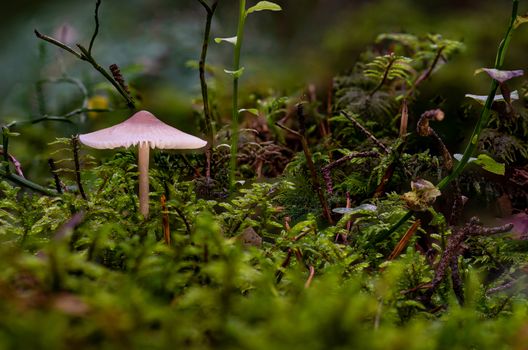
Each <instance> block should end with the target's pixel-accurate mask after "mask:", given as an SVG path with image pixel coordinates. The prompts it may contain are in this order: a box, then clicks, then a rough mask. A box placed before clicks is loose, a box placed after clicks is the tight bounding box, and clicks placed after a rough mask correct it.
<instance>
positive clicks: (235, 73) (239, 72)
mask: <svg viewBox="0 0 528 350" xmlns="http://www.w3.org/2000/svg"><path fill="white" fill-rule="evenodd" d="M224 72H226V73H227V74H229V75H232V76H233V77H234V78H240V76H241V75H242V73H244V67H242V68H240V69H239V70H227V69H224Z"/></svg>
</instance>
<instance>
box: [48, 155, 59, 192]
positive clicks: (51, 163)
mask: <svg viewBox="0 0 528 350" xmlns="http://www.w3.org/2000/svg"><path fill="white" fill-rule="evenodd" d="M48 165H49V167H50V171H51V174H52V175H53V179H54V180H55V189H56V190H57V192H58V193H59V194H62V182H61V180H60V178H59V174H57V167H56V166H55V162H54V161H53V159H52V158H50V159H48Z"/></svg>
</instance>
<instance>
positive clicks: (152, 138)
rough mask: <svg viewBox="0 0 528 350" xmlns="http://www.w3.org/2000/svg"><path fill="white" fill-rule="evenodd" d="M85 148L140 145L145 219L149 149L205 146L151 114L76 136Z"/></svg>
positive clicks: (140, 179)
mask: <svg viewBox="0 0 528 350" xmlns="http://www.w3.org/2000/svg"><path fill="white" fill-rule="evenodd" d="M79 140H80V141H81V142H82V143H83V144H84V145H86V146H90V147H93V148H97V149H111V148H118V147H126V148H128V147H130V146H136V145H139V151H138V170H139V211H140V212H141V214H143V216H144V217H145V218H146V217H148V212H149V207H148V194H149V178H148V168H149V149H150V148H160V149H197V148H202V147H204V146H205V145H206V144H207V141H204V140H202V139H200V138H198V137H196V136H193V135H189V134H186V133H184V132H183V131H180V130H178V129H176V128H173V127H172V126H170V125H167V124H165V123H163V122H162V121H161V120H159V119H158V118H156V117H155V116H154V115H153V114H152V113H150V112H147V111H140V112H137V113H136V114H134V115H133V116H132V117H130V118H129V119H127V120H125V121H124V122H122V123H120V124H117V125H114V126H112V127H109V128H106V129H101V130H99V131H95V132H92V133H89V134H84V135H79Z"/></svg>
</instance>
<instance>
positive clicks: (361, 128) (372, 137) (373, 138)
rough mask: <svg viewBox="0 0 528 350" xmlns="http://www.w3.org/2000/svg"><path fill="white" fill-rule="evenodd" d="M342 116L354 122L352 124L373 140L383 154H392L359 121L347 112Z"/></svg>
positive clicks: (342, 112) (342, 113) (343, 112)
mask: <svg viewBox="0 0 528 350" xmlns="http://www.w3.org/2000/svg"><path fill="white" fill-rule="evenodd" d="M341 115H343V116H344V117H345V118H347V119H348V120H350V121H351V122H352V124H354V126H355V127H356V128H358V129H359V130H361V132H362V133H363V134H365V135H366V136H367V137H368V138H369V139H371V140H372V141H373V142H374V143H375V144H376V145H378V147H380V148H381V149H382V150H383V152H385V153H386V154H389V153H390V150H389V149H388V148H387V146H385V145H384V144H383V143H381V142H380V141H379V140H378V139H377V138H376V137H375V136H374V135H372V133H371V132H370V131H368V130H367V129H365V127H364V126H363V125H361V124H360V123H359V122H358V121H357V120H355V119H354V118H353V117H352V116H351V115H350V114H348V113H347V112H345V111H341Z"/></svg>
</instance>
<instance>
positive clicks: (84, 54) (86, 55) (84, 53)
mask: <svg viewBox="0 0 528 350" xmlns="http://www.w3.org/2000/svg"><path fill="white" fill-rule="evenodd" d="M100 4H101V0H97V3H96V8H95V20H96V26H95V30H94V34H93V35H92V38H91V40H90V45H89V47H88V50H87V49H86V48H85V47H84V46H82V45H80V44H77V48H78V49H79V50H80V51H81V52H80V53H78V52H77V51H76V50H74V49H73V48H72V47H70V46H68V45H66V44H65V43H63V42H61V41H59V40H57V39H54V38H52V37H50V36H47V35H44V34H41V33H40V32H39V31H38V30H36V29H35V35H36V36H37V38H39V39H42V40H44V41H47V42H49V43H50V44H53V45H55V46H58V47H60V48H61V49H63V50H65V51H67V52H69V53H71V54H72V55H74V56H75V57H77V58H78V59H80V60H83V61H86V62H88V63H90V64H91V65H92V67H93V68H94V69H95V70H97V71H98V72H99V73H100V74H101V75H102V76H103V77H104V78H105V79H106V80H108V81H109V82H110V83H111V84H112V85H113V86H114V88H115V89H116V90H117V91H118V92H119V94H120V95H121V96H122V97H123V98H124V99H125V101H126V104H127V106H128V107H129V108H130V109H134V108H135V105H134V101H133V99H132V97H131V96H130V94H129V93H127V92H126V91H125V89H123V87H122V86H121V85H119V83H118V82H117V81H116V80H115V79H114V77H112V75H111V74H109V73H108V72H107V71H106V70H105V69H104V68H103V67H101V66H100V65H99V63H97V61H96V60H95V59H94V57H93V56H92V52H91V51H92V47H93V43H94V40H95V38H96V37H97V34H98V32H99V18H98V11H99V6H100Z"/></svg>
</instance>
